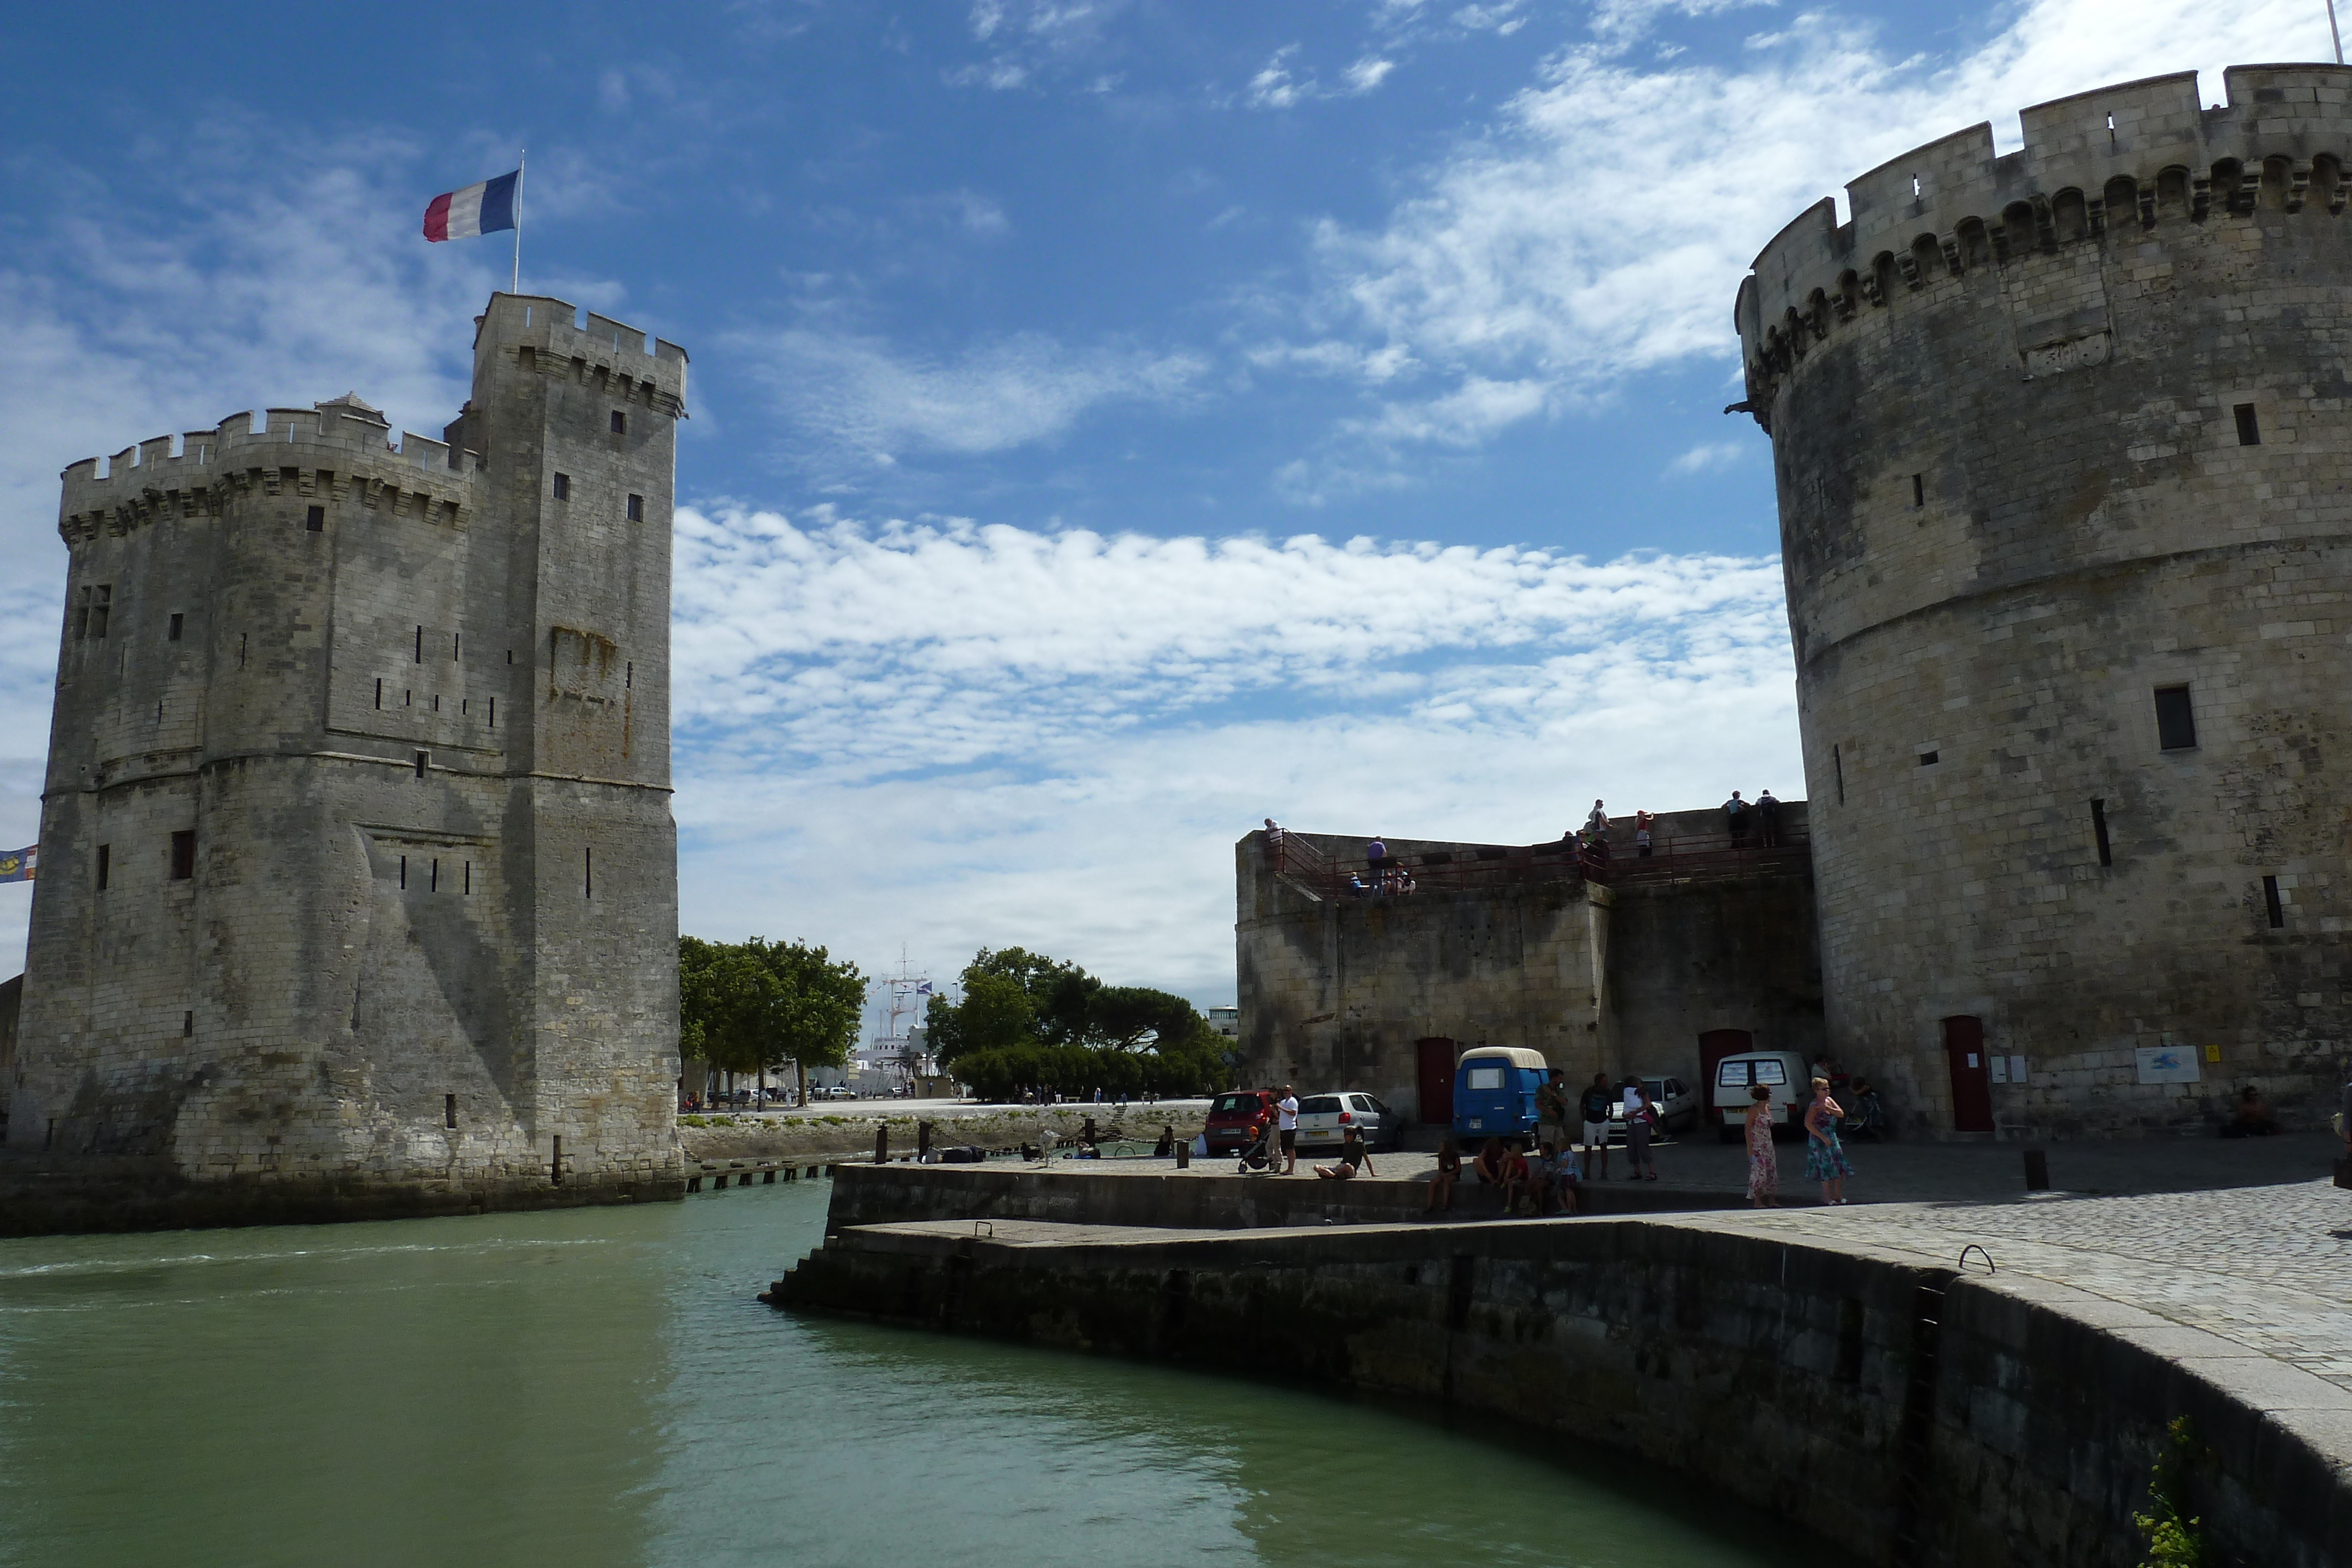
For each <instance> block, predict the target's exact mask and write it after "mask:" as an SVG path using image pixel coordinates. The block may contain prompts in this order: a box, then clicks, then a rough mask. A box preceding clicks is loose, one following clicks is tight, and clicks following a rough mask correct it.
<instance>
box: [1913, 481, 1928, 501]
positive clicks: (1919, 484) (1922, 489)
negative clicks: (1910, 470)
mask: <svg viewBox="0 0 2352 1568" xmlns="http://www.w3.org/2000/svg"><path fill="white" fill-rule="evenodd" d="M1911 505H1912V506H1914V507H1924V506H1926V505H1927V476H1926V475H1925V474H1914V475H1912V476H1911Z"/></svg>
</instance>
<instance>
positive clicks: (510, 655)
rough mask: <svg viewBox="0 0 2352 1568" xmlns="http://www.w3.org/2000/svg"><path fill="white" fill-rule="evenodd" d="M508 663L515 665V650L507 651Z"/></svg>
mask: <svg viewBox="0 0 2352 1568" xmlns="http://www.w3.org/2000/svg"><path fill="white" fill-rule="evenodd" d="M507 663H508V664H513V663H514V650H513V649H512V648H509V649H508V650H507Z"/></svg>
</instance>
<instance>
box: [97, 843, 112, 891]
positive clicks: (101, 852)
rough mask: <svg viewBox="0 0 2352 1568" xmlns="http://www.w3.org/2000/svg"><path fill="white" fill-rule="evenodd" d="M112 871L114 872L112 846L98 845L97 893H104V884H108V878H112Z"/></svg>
mask: <svg viewBox="0 0 2352 1568" xmlns="http://www.w3.org/2000/svg"><path fill="white" fill-rule="evenodd" d="M113 871H114V846H113V845H112V844H100V845H99V846H98V891H99V892H100V893H104V892H105V891H106V884H107V882H108V881H109V880H110V877H111V876H112V874H113Z"/></svg>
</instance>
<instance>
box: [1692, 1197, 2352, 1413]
mask: <svg viewBox="0 0 2352 1568" xmlns="http://www.w3.org/2000/svg"><path fill="white" fill-rule="evenodd" d="M1716 1218H1717V1222H1719V1223H1724V1224H1729V1225H1736V1226H1737V1227H1738V1228H1742V1229H1753V1230H1759V1231H1763V1232H1767V1233H1773V1234H1782V1235H1790V1236H1792V1237H1817V1238H1819V1239H1822V1240H1823V1241H1827V1242H1833V1243H1859V1244H1863V1245H1867V1246H1874V1247H1883V1248H1891V1249H1899V1250H1902V1251H1906V1252H1911V1253H1916V1254H1919V1255H1921V1256H1923V1257H1926V1258H1932V1259H1935V1260H1937V1261H1939V1262H1941V1263H1943V1264H1944V1265H1945V1266H1946V1267H1952V1266H1954V1265H1956V1264H1957V1262H1958V1258H1959V1253H1960V1249H1962V1248H1963V1247H1966V1246H1967V1245H1969V1243H1971V1242H1974V1243H1976V1244H1977V1245H1979V1246H1981V1247H1983V1248H1984V1249H1986V1251H1987V1252H1989V1253H1990V1255H1991V1257H1992V1260H1993V1263H1994V1265H1995V1267H1997V1268H1999V1269H2000V1270H2002V1271H2003V1272H2016V1273H2024V1274H2030V1275H2035V1276H2038V1277H2040V1278H2042V1279H2046V1280H2050V1281H2054V1282H2056V1283H2059V1284H2063V1285H2065V1286H2068V1287H2070V1288H2072V1289H2074V1290H2077V1291H2084V1292H2086V1293H2088V1294H2092V1295H2096V1296H2102V1297H2105V1298H2106V1299H2108V1300H2110V1301H2118V1302H2121V1303H2124V1304H2126V1305H2129V1306H2133V1307H2137V1308H2139V1309H2140V1310H2141V1311H2143V1312H2153V1313H2155V1314H2156V1315H2158V1316H2159V1317H2163V1318H2166V1319H2168V1320H2170V1321H2172V1322H2178V1323H2181V1324H2183V1325H2186V1326H2188V1327H2190V1328H2196V1329H2201V1330H2203V1331H2204V1332H2206V1333H2210V1334H2215V1335H2218V1336H2219V1337H2221V1338H2223V1339H2227V1340H2231V1341H2233V1342H2235V1343H2239V1344H2242V1345H2244V1346H2245V1347H2246V1348H2248V1349H2249V1350H2251V1351H2253V1352H2255V1353H2256V1354H2262V1355H2266V1356H2271V1357H2273V1358H2275V1359H2277V1360H2280V1361H2284V1362H2286V1363H2289V1364H2292V1365H2294V1366H2298V1367H2301V1368H2303V1369H2304V1370H2305V1371H2306V1372H2310V1373H2314V1374H2315V1375H2318V1376H2321V1377H2324V1378H2326V1379H2327V1380H2328V1381H2330V1382H2332V1383H2335V1384H2336V1385H2338V1386H2340V1387H2343V1388H2346V1389H2352V1192H2346V1191H2344V1190H2342V1189H2340V1188H2338V1187H2336V1186H2333V1185H2332V1184H2331V1183H2329V1182H2299V1183H2295V1184H2294V1185H2292V1186H2257V1187H2241V1188H2234V1189H2231V1190H2226V1191H2213V1192H2195V1193H2155V1194H2141V1195H2136V1196H2132V1197H2076V1196H2071V1195H2065V1194H2051V1195H2041V1196H2037V1197H2032V1198H2029V1199H2023V1200H2019V1201H2013V1202H1995V1203H1900V1204H1856V1205H1853V1206H1851V1207H1844V1208H1810V1209H1784V1210H1780V1211H1778V1212H1767V1213H1761V1214H1754V1213H1744V1214H1737V1215H1726V1216H1721V1217H1716Z"/></svg>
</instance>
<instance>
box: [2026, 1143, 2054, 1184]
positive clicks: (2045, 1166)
mask: <svg viewBox="0 0 2352 1568" xmlns="http://www.w3.org/2000/svg"><path fill="white" fill-rule="evenodd" d="M2025 1190H2026V1191H2028V1192H2048V1191H2049V1190H2050V1155H2049V1154H2048V1152H2047V1151H2045V1150H2042V1149H2028V1150H2026V1151H2025Z"/></svg>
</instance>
